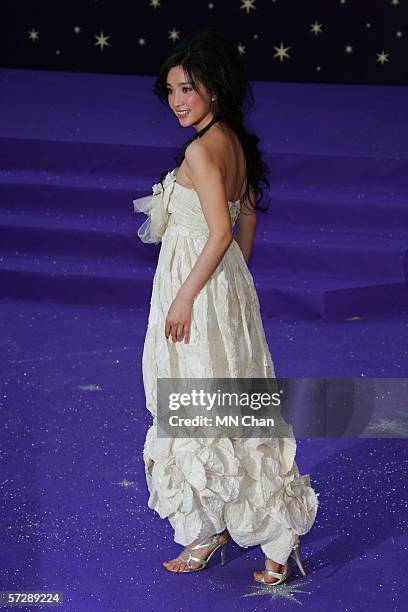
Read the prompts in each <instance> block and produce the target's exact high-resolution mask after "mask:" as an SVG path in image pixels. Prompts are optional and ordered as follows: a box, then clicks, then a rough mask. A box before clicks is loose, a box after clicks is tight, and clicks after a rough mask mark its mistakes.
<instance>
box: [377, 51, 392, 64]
mask: <svg viewBox="0 0 408 612" xmlns="http://www.w3.org/2000/svg"><path fill="white" fill-rule="evenodd" d="M388 56H389V53H385V52H384V50H382V51H381V53H377V62H379V63H380V64H381V65H382V66H383V65H384V64H385V63H386V62H389V59H388Z"/></svg>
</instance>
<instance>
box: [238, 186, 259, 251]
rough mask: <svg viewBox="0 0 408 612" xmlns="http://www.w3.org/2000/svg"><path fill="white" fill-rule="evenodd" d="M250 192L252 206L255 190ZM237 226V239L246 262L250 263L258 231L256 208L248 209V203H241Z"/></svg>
mask: <svg viewBox="0 0 408 612" xmlns="http://www.w3.org/2000/svg"><path fill="white" fill-rule="evenodd" d="M250 193H251V202H250V204H251V205H252V206H251V208H252V207H253V201H254V199H253V191H252V190H251V191H250ZM237 228H238V229H237V233H236V237H235V240H236V241H237V242H238V245H239V248H240V249H241V251H242V254H243V256H244V259H245V261H246V263H248V261H249V258H250V257H251V252H252V247H253V244H254V238H255V232H256V210H255V209H254V208H253V210H248V207H247V206H246V204H244V203H241V212H240V213H239V215H238V219H237Z"/></svg>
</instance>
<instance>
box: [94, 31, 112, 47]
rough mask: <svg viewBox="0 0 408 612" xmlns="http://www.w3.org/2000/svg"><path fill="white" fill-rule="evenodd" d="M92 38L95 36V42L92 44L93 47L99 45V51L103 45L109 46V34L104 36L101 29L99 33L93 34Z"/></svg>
mask: <svg viewBox="0 0 408 612" xmlns="http://www.w3.org/2000/svg"><path fill="white" fill-rule="evenodd" d="M94 38H96V43H95V44H94V47H95V46H98V45H99V46H100V49H101V51H103V48H104V47H105V46H106V47H110V44H109V43H108V38H110V36H105V34H104V33H103V32H102V31H101V33H100V34H99V35H96V34H94Z"/></svg>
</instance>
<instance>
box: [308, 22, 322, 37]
mask: <svg viewBox="0 0 408 612" xmlns="http://www.w3.org/2000/svg"><path fill="white" fill-rule="evenodd" d="M310 31H311V32H312V33H313V34H316V36H317V34H321V33H322V24H321V23H317V21H315V22H314V23H311V24H310Z"/></svg>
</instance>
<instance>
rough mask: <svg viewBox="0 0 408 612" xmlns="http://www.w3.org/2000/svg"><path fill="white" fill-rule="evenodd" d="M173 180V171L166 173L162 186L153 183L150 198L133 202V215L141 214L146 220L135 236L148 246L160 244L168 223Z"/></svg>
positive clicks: (145, 197) (146, 197)
mask: <svg viewBox="0 0 408 612" xmlns="http://www.w3.org/2000/svg"><path fill="white" fill-rule="evenodd" d="M174 180H175V177H174V174H173V171H171V172H168V173H167V175H166V177H165V178H164V181H163V186H162V184H161V183H155V184H154V185H153V186H152V190H153V195H152V196H150V195H149V196H143V197H142V198H136V199H135V200H133V208H134V211H135V213H139V212H142V213H144V214H145V215H147V219H146V220H145V221H144V222H143V223H142V225H141V226H140V227H139V229H138V231H137V235H138V236H139V238H140V240H141V241H142V242H146V243H150V244H151V243H153V244H158V243H159V242H161V239H162V236H163V234H164V232H165V231H166V228H167V225H168V222H169V217H170V213H169V212H168V204H169V200H170V196H171V192H172V188H171V187H172V185H171V184H172V183H174Z"/></svg>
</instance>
